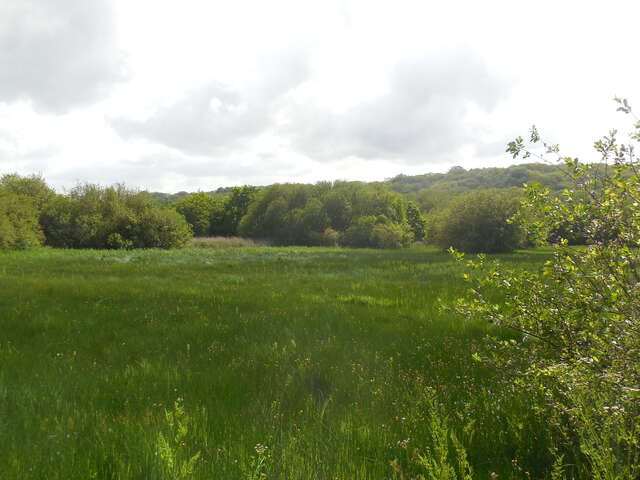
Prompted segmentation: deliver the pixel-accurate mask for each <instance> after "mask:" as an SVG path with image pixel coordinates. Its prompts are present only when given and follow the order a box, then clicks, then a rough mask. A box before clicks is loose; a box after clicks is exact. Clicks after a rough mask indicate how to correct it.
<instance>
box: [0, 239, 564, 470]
mask: <svg viewBox="0 0 640 480" xmlns="http://www.w3.org/2000/svg"><path fill="white" fill-rule="evenodd" d="M545 259H546V253H545V252H520V253H516V254H513V255H510V256H504V257H503V260H504V261H505V262H512V263H516V264H519V265H521V266H522V268H533V267H535V266H537V265H539V264H540V263H541V262H542V261H544V260H545ZM460 276H461V271H460V267H459V266H458V265H457V264H455V263H454V262H452V261H451V260H450V259H449V257H448V255H446V254H442V253H438V252H436V251H433V250H429V249H425V248H416V249H411V250H401V251H372V250H342V249H316V248H268V249H266V248H235V249H203V248H198V249H187V250H180V251H156V250H148V251H128V252H127V251H125V252H123V251H118V252H116V251H106V252H105V251H63V250H52V249H40V250H35V251H30V252H11V253H5V254H1V255H0V328H1V331H2V334H1V335H0V478H2V479H5V478H6V479H36V478H38V479H39V478H46V479H52V480H53V479H61V480H62V479H64V480H69V479H91V478H100V479H176V478H178V479H187V478H189V479H191V478H193V479H211V478H220V479H257V478H273V479H305V480H307V479H385V478H388V479H391V478H395V479H400V478H403V479H409V478H426V479H431V478H470V475H471V474H472V473H471V472H473V475H474V478H491V475H494V477H493V478H496V477H495V475H499V476H500V477H499V478H529V477H528V476H527V475H531V476H533V477H536V476H537V477H540V476H542V475H543V473H544V472H547V471H549V469H550V468H551V464H552V461H553V460H552V458H551V457H550V454H549V449H550V448H551V444H550V438H549V432H548V429H547V427H546V425H545V422H544V419H543V418H540V416H539V414H538V413H537V409H536V405H537V403H536V402H537V400H536V399H531V398H524V397H522V396H521V395H519V393H518V392H516V391H510V390H508V389H506V388H505V387H502V386H500V384H499V383H498V382H496V381H495V372H493V371H491V370H490V369H488V368H487V367H486V366H484V365H482V364H479V363H476V362H474V361H472V359H471V354H472V353H473V352H474V351H477V350H479V349H480V350H481V349H482V348H484V342H483V336H484V334H485V333H486V332H487V331H488V329H489V328H490V327H489V326H487V325H486V324H484V323H481V322H473V321H462V320H460V319H457V318H453V317H451V316H449V315H448V314H445V313H442V311H441V309H440V308H439V304H440V303H444V304H446V303H447V302H450V301H452V300H453V299H455V298H457V297H458V296H460V295H464V294H465V290H464V285H463V282H462V281H461V280H460ZM434 472H436V473H437V472H440V473H437V475H436V474H435V473H434ZM434 475H435V476H434Z"/></svg>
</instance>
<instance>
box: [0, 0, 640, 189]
mask: <svg viewBox="0 0 640 480" xmlns="http://www.w3.org/2000/svg"><path fill="white" fill-rule="evenodd" d="M639 19H640V2H638V1H635V0H628V1H613V0H610V1H608V2H602V1H593V2H590V1H584V0H583V1H569V0H564V1H560V0H555V1H537V2H520V1H514V0H510V1H504V2H498V1H486V0H485V1H482V2H479V1H477V0H476V1H474V0H470V1H449V2H432V1H426V0H422V1H415V2H410V1H402V0H395V1H393V2H391V1H383V2H382V1H381V2H377V1H374V0H363V1H350V0H342V1H339V0H336V1H333V0H322V1H302V0H291V1H279V0H270V1H259V0H255V1H249V0H234V1H216V0H181V1H177V0H173V1H171V0H0V174H3V173H9V172H18V173H21V174H30V173H41V174H42V175H43V176H44V177H45V178H46V179H47V180H48V181H49V183H50V184H52V185H53V186H55V187H56V188H57V189H59V190H62V189H63V188H65V187H67V188H69V187H72V186H73V185H75V184H76V183H77V182H92V183H100V184H111V183H114V182H126V183H127V184H128V185H130V186H132V187H139V188H143V189H150V190H156V191H165V192H176V191H179V190H189V191H195V190H199V189H200V190H212V189H215V188H218V187H220V186H231V185H242V184H254V185H264V184H270V183H274V182H315V181H318V180H335V179H358V180H382V179H384V178H388V177H392V176H395V175H397V174H399V173H405V174H419V173H427V172H439V171H446V170H448V168H450V167H451V166H454V165H461V166H463V167H465V168H474V167H484V166H507V165H509V164H512V163H513V161H512V160H511V158H510V157H509V156H508V155H507V154H506V153H504V149H505V144H506V143H507V141H509V140H511V139H512V138H513V137H515V136H517V135H518V134H521V135H523V136H524V135H526V133H527V131H528V129H529V127H530V126H531V124H536V125H537V126H538V128H539V130H540V131H541V133H542V134H543V136H545V137H547V138H548V139H549V141H551V142H554V143H555V142H558V143H560V145H561V147H562V148H563V151H564V152H565V153H566V154H572V155H578V156H580V157H581V158H583V159H585V160H586V159H589V158H593V157H592V156H591V153H590V152H591V145H592V143H593V141H594V140H596V139H597V138H598V137H599V136H601V135H602V134H604V133H606V132H607V131H608V130H609V129H610V128H613V127H619V128H620V130H621V132H626V131H628V130H629V128H628V127H627V125H628V122H626V120H627V119H625V118H624V117H623V116H621V114H619V113H618V114H616V113H615V106H614V104H613V102H612V98H613V97H614V95H618V96H621V97H626V98H628V99H629V100H630V102H631V103H632V104H635V105H638V107H637V109H638V110H640V62H639V61H638V49H639V47H638V45H639V37H638V31H639V28H638V27H639V21H638V20H639Z"/></svg>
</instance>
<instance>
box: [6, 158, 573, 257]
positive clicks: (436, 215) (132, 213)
mask: <svg viewBox="0 0 640 480" xmlns="http://www.w3.org/2000/svg"><path fill="white" fill-rule="evenodd" d="M533 165H535V164H533ZM543 167H546V166H543ZM515 168H516V167H510V168H509V169H500V170H503V171H504V172H503V173H504V174H503V175H502V177H504V178H506V177H509V178H514V175H516V176H517V177H518V178H519V179H520V180H523V179H525V180H526V179H529V178H532V174H531V172H533V173H536V172H538V173H539V172H540V169H539V168H538V167H531V165H524V166H523V168H524V170H518V171H520V172H521V174H515V173H514V172H515V171H516V170H515ZM476 170H478V171H480V170H487V171H489V170H490V171H493V170H497V169H476ZM523 171H526V172H529V173H528V174H526V175H523V174H522V172H523ZM470 172H474V171H472V170H470V171H466V170H464V169H462V168H460V167H454V168H453V169H452V170H451V171H450V172H449V173H448V174H430V175H438V176H440V177H438V178H439V180H438V182H439V183H438V185H440V186H438V185H435V184H434V186H433V187H432V188H424V189H421V190H417V191H410V192H409V193H405V194H402V193H399V192H398V191H395V190H393V189H392V188H391V187H393V186H394V185H396V186H397V185H398V184H402V183H403V181H404V180H406V179H409V178H418V179H422V180H424V178H431V177H430V175H425V176H416V177H402V176H400V177H396V178H394V179H391V180H390V181H387V182H374V183H364V182H346V181H336V182H318V183H316V184H313V185H312V184H275V185H270V186H267V187H253V186H243V187H233V188H225V189H218V190H217V191H213V192H197V193H190V194H189V193H186V192H181V193H180V194H175V195H173V196H166V195H165V196H159V194H157V193H156V194H154V193H148V192H139V191H135V190H131V189H129V188H127V187H125V186H123V185H114V186H109V187H102V186H98V185H91V184H82V185H78V186H76V187H75V188H73V189H71V190H70V191H69V192H67V193H66V194H58V193H56V192H55V191H54V190H53V189H52V188H51V187H49V186H48V185H47V183H46V181H45V180H44V179H43V178H41V177H39V176H19V175H16V174H8V175H4V176H3V177H1V178H0V249H23V248H30V247H34V246H39V245H48V246H53V247H62V248H109V249H128V248H176V247H181V246H183V245H185V244H186V242H187V241H188V240H189V239H190V238H191V237H192V236H197V237H206V236H224V237H233V236H240V237H246V238H252V239H260V240H266V241H268V242H269V243H271V244H274V245H303V246H344V247H368V248H402V247H407V246H410V245H411V244H413V243H414V242H423V243H428V244H432V245H437V246H439V247H441V248H443V249H446V248H449V247H454V248H456V249H458V250H460V251H464V252H487V253H493V252H507V251H511V250H513V249H516V248H520V247H524V246H527V245H528V243H529V241H528V239H527V237H526V235H525V234H524V233H523V230H522V228H521V227H520V225H519V222H518V221H513V220H510V219H511V218H512V217H513V216H514V214H515V213H516V211H517V209H518V205H519V203H520V201H521V199H522V195H523V194H522V192H523V190H522V189H521V188H515V187H511V188H475V186H473V185H475V184H473V183H469V182H467V185H472V186H468V188H463V189H460V188H458V189H456V188H451V189H445V188H442V185H446V182H445V183H443V181H444V180H443V178H448V179H449V180H447V181H451V180H452V179H455V178H458V179H460V178H463V179H464V178H466V179H467V180H468V179H469V178H473V179H476V180H477V179H478V178H480V177H482V176H481V175H479V173H478V172H474V173H470ZM545 174H548V172H546V170H545ZM554 175H561V173H559V172H556V174H554ZM538 176H539V175H538ZM534 177H535V176H534ZM554 178H555V176H554ZM495 183H496V182H495V181H494V182H493V183H491V182H486V184H482V183H479V184H478V185H479V186H485V187H486V186H487V185H495ZM507 183H508V182H507ZM555 185H556V183H552V186H555ZM397 189H398V188H396V190H397ZM183 193H184V194H183ZM579 227H580V226H579V225H578V224H577V222H573V223H567V224H565V225H562V226H559V227H558V229H557V231H556V232H552V233H551V234H550V237H549V240H551V241H553V239H554V235H555V238H567V237H569V238H570V239H571V241H572V243H580V242H581V241H582V240H583V237H582V236H581V235H580V228H579Z"/></svg>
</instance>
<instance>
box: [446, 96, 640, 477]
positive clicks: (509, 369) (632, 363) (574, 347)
mask: <svg viewBox="0 0 640 480" xmlns="http://www.w3.org/2000/svg"><path fill="white" fill-rule="evenodd" d="M619 103H620V104H621V107H620V108H619V110H622V111H623V112H625V113H631V108H630V107H629V106H628V104H627V103H626V101H624V100H619ZM631 138H632V140H635V141H637V142H640V121H638V122H637V123H636V124H635V131H634V133H633V134H632V135H631ZM531 140H532V142H533V143H534V144H535V143H538V142H539V141H540V138H539V136H538V133H537V131H536V130H535V128H534V129H532V132H531ZM545 147H546V148H547V153H558V147H557V146H553V145H551V146H549V145H546V144H545ZM595 147H596V149H597V151H598V153H599V156H600V157H601V158H602V159H603V160H604V162H605V165H606V166H607V168H606V169H605V170H604V174H603V172H602V171H598V166H597V165H593V164H591V165H585V164H582V163H580V162H579V161H578V160H577V159H573V158H562V157H560V159H561V160H562V162H563V164H564V170H565V174H566V175H567V177H568V178H570V179H571V181H572V183H573V188H570V189H567V190H566V191H565V192H564V195H563V197H556V196H553V195H551V194H550V192H549V190H548V189H543V188H542V187H541V186H540V185H532V186H531V187H530V188H529V189H528V191H527V196H526V197H525V198H524V199H523V212H522V213H521V218H522V219H523V225H524V226H525V227H526V229H527V230H528V232H529V233H530V235H532V236H533V238H537V239H538V240H539V241H541V242H543V241H545V240H546V239H547V238H548V236H549V232H550V231H556V232H557V231H558V226H559V225H564V224H565V223H566V222H567V221H570V222H573V221H575V220H581V222H580V223H581V224H582V225H583V226H584V230H583V233H584V235H585V239H586V241H587V243H588V246H587V247H584V248H572V247H569V246H568V239H566V238H560V239H559V244H558V245H556V246H555V248H554V254H553V257H552V259H551V260H549V261H548V262H547V263H546V264H545V266H544V268H543V270H542V271H540V272H531V271H526V270H507V269H505V268H504V267H502V266H501V265H500V264H497V263H488V262H485V261H484V260H482V259H481V260H479V261H477V262H469V265H471V266H472V267H473V268H474V269H475V270H477V274H475V275H467V278H468V279H469V281H470V282H471V286H472V293H473V297H472V299H471V300H460V302H459V306H458V311H459V312H460V313H462V314H464V315H465V316H468V317H473V318H478V317H480V318H484V319H486V320H488V321H489V322H491V323H492V324H495V325H499V326H500V327H501V328H502V329H507V330H511V332H512V334H513V338H511V339H510V340H504V339H501V338H492V339H490V342H491V348H490V349H488V352H489V353H487V355H486V356H485V357H484V360H486V362H487V364H488V365H491V366H493V367H496V368H497V370H498V371H499V372H501V373H502V374H503V377H502V378H503V380H505V381H506V382H509V383H512V384H513V385H514V387H515V388H517V389H519V390H523V389H524V390H528V391H529V392H530V393H531V395H534V396H543V397H544V400H545V402H544V403H545V406H546V408H545V411H543V412H541V413H540V414H541V416H543V417H544V418H545V420H546V421H548V422H549V424H550V425H551V427H552V428H553V431H554V434H555V436H556V442H557V447H556V449H555V450H556V452H555V453H556V464H555V465H554V468H555V469H556V471H557V472H560V474H562V478H600V479H628V480H632V479H637V478H640V356H639V353H640V335H639V332H640V250H639V247H640V202H638V199H639V198H640V175H639V173H638V172H639V171H640V169H639V168H640V164H639V162H638V160H637V158H636V157H635V154H634V152H633V148H632V147H630V146H628V145H624V144H619V143H618V141H617V139H616V135H615V132H610V134H609V135H608V136H606V137H604V138H603V139H602V140H600V141H598V142H596V144H595ZM509 151H510V152H511V153H513V155H514V157H515V156H518V155H520V154H523V155H524V156H525V157H526V156H529V155H531V154H530V153H529V152H528V150H527V149H526V147H525V145H524V142H523V140H522V138H518V139H516V140H515V141H514V142H511V143H510V144H509ZM607 163H609V165H607ZM582 220H586V221H582ZM496 295H497V296H498V298H499V299H500V300H499V301H496ZM476 358H477V359H478V360H482V357H480V356H479V355H477V356H476ZM560 474H558V475H554V477H557V478H560Z"/></svg>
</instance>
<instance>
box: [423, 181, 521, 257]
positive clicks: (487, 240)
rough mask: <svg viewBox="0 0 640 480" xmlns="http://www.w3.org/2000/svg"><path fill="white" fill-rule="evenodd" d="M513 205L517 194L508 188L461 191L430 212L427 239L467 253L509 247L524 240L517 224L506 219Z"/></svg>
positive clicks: (514, 205)
mask: <svg viewBox="0 0 640 480" xmlns="http://www.w3.org/2000/svg"><path fill="white" fill-rule="evenodd" d="M517 206H518V201H517V197H516V196H515V195H514V194H513V193H512V192H509V191H507V192H504V191H498V190H476V191H473V192H470V193H467V194H465V195H461V196H459V197H456V198H455V199H454V200H452V201H451V203H450V204H449V205H448V207H447V208H445V209H444V210H442V211H440V212H439V213H436V214H434V216H433V217H432V219H431V223H430V229H429V241H430V242H431V243H433V244H435V245H438V246H439V247H442V248H443V249H447V248H449V247H453V248H455V249H456V250H459V251H462V252H467V253H479V252H484V253H498V252H510V251H513V250H514V249H516V248H518V247H519V246H521V244H522V242H523V241H524V237H523V234H522V230H521V228H520V226H519V225H518V224H517V223H515V222H510V221H509V219H510V218H511V217H512V216H513V215H514V214H515V213H516V210H517Z"/></svg>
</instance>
